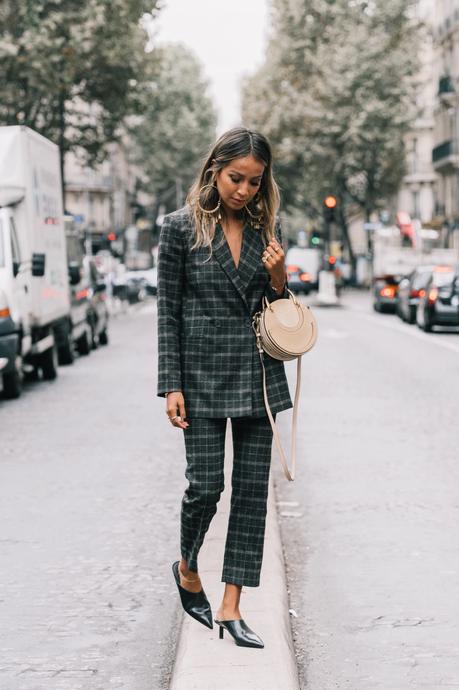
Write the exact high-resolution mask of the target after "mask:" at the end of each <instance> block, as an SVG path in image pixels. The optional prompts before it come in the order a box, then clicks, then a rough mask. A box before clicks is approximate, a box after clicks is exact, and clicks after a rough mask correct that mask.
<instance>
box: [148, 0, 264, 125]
mask: <svg viewBox="0 0 459 690" xmlns="http://www.w3.org/2000/svg"><path fill="white" fill-rule="evenodd" d="M268 10H269V0H165V4H164V8H163V10H162V11H161V13H160V17H159V19H158V21H157V22H156V24H157V26H158V29H157V32H158V33H157V40H160V41H161V42H162V41H168V42H169V41H179V42H182V43H185V44H186V45H187V46H188V47H189V48H191V49H192V50H193V51H194V52H195V54H196V55H197V57H198V58H199V59H200V61H201V62H202V64H203V66H204V70H205V73H206V75H207V77H208V79H209V81H210V93H211V95H212V96H213V98H214V101H215V103H216V105H217V108H218V114H219V126H218V133H219V134H220V133H221V132H223V131H225V130H226V129H228V128H230V127H232V126H234V125H236V124H239V123H240V101H239V84H240V79H241V77H242V76H243V75H245V74H250V73H252V72H253V71H254V70H255V69H256V67H257V66H258V65H260V64H261V62H262V61H263V53H264V47H265V42H266V36H267V30H268Z"/></svg>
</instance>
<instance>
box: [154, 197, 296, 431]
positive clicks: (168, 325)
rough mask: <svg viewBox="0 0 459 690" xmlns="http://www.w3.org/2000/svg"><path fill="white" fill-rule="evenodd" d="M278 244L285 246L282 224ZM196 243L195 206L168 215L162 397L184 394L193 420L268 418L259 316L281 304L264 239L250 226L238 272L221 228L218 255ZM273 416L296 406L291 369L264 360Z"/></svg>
mask: <svg viewBox="0 0 459 690" xmlns="http://www.w3.org/2000/svg"><path fill="white" fill-rule="evenodd" d="M277 235H278V237H277V239H278V240H279V242H281V241H282V236H281V230H280V225H279V224H278V229H277ZM193 242H194V229H193V221H192V218H191V216H190V212H189V209H188V207H185V208H183V209H180V210H179V211H175V212H174V213H171V214H169V215H168V216H166V217H165V219H164V223H163V226H162V228H161V235H160V240H159V257H158V386H157V394H158V395H159V396H163V395H164V394H165V393H167V392H169V391H174V390H175V391H177V390H178V391H182V392H183V395H184V398H185V406H186V412H187V416H188V417H190V418H192V417H243V416H264V415H265V414H266V410H265V404H264V400H263V386H262V370H261V363H260V359H259V354H258V351H257V347H256V341H255V336H254V333H253V330H252V326H251V321H252V319H251V317H252V315H253V314H254V313H255V312H257V311H258V310H259V309H260V306H261V302H262V298H263V296H264V295H266V296H267V297H268V300H269V301H272V300H274V299H278V295H277V294H276V293H275V292H274V291H273V290H272V288H271V286H270V283H269V274H268V272H267V271H266V269H265V267H264V266H263V263H262V261H261V256H262V253H263V249H264V244H263V241H262V238H261V235H260V233H258V232H256V231H255V230H253V229H252V228H251V227H250V226H249V225H246V226H245V228H244V232H243V241H242V248H241V256H240V261H239V265H238V268H236V266H235V264H234V261H233V257H232V255H231V251H230V249H229V246H228V243H227V241H226V238H225V235H224V233H223V230H222V229H221V227H220V225H217V228H216V233H215V237H214V242H213V253H212V257H211V259H210V260H209V261H205V260H206V259H207V257H208V256H209V249H208V248H205V249H203V248H202V247H200V248H199V249H198V250H194V251H191V246H192V244H193ZM264 364H265V369H266V381H267V389H268V397H269V404H270V407H271V411H272V412H273V413H275V412H281V411H282V410H286V409H288V408H290V407H292V401H291V399H290V394H289V390H288V385H287V379H286V376H285V370H284V363H283V362H281V361H279V360H276V359H273V358H272V357H269V355H264Z"/></svg>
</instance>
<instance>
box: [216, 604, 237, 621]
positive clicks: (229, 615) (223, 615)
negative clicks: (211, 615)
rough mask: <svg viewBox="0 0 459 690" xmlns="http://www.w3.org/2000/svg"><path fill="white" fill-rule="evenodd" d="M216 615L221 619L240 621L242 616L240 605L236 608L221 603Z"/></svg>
mask: <svg viewBox="0 0 459 690" xmlns="http://www.w3.org/2000/svg"><path fill="white" fill-rule="evenodd" d="M216 617H217V620H219V621H238V620H241V618H242V616H241V612H240V611H239V607H238V606H237V607H236V608H235V607H234V606H226V605H224V604H221V605H220V607H219V609H218V611H217V614H216Z"/></svg>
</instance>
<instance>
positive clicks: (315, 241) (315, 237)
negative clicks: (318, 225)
mask: <svg viewBox="0 0 459 690" xmlns="http://www.w3.org/2000/svg"><path fill="white" fill-rule="evenodd" d="M320 242H321V237H320V233H319V232H318V231H317V230H313V231H312V233H311V239H310V244H311V247H312V248H314V247H318V246H319V244H320Z"/></svg>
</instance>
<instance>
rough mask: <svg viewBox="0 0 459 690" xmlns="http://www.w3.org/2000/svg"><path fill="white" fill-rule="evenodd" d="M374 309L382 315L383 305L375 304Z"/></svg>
mask: <svg viewBox="0 0 459 690" xmlns="http://www.w3.org/2000/svg"><path fill="white" fill-rule="evenodd" d="M373 309H374V310H375V311H377V312H378V313H379V314H380V313H381V305H380V304H378V302H373Z"/></svg>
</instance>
